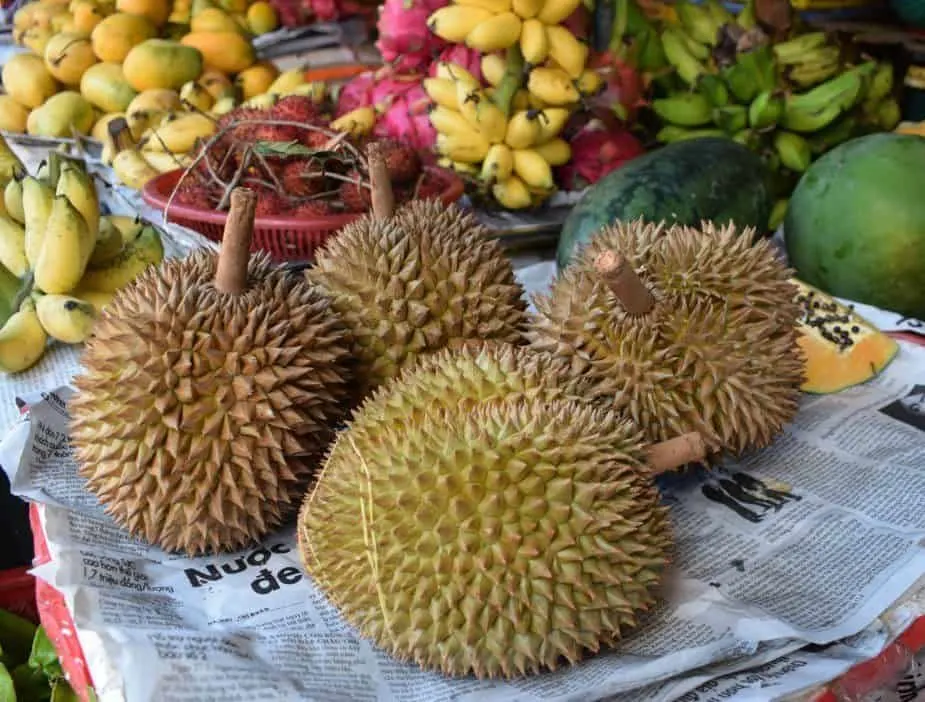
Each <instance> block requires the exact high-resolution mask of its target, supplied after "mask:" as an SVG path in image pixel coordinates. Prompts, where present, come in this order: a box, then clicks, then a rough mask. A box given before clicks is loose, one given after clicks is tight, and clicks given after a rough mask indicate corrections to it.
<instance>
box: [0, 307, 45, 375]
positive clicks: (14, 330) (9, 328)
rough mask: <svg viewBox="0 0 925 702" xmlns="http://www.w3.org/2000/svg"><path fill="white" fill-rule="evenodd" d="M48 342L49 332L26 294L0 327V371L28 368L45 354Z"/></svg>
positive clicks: (7, 371) (19, 370) (10, 371)
mask: <svg viewBox="0 0 925 702" xmlns="http://www.w3.org/2000/svg"><path fill="white" fill-rule="evenodd" d="M47 343H48V335H47V334H46V333H45V330H44V329H43V328H42V325H41V324H40V323H39V318H38V315H37V314H36V312H35V302H34V301H33V300H32V298H31V297H27V298H26V299H25V300H24V301H23V303H22V305H21V306H20V308H19V310H18V311H17V312H16V313H14V314H13V315H12V316H11V317H10V318H9V319H8V320H6V324H4V325H3V327H0V370H2V371H4V372H5V373H19V372H21V371H24V370H26V369H28V368H31V367H32V366H34V365H35V364H36V363H38V361H39V359H40V358H41V357H42V355H43V354H44V353H45V345H46V344H47Z"/></svg>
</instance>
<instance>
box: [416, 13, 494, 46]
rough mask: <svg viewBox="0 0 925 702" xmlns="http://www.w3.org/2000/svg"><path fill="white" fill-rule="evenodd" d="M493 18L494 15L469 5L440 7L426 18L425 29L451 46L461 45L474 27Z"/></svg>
mask: <svg viewBox="0 0 925 702" xmlns="http://www.w3.org/2000/svg"><path fill="white" fill-rule="evenodd" d="M492 17H494V13H493V12H491V11H490V10H486V9H484V8H481V7H472V6H471V5H468V6H467V5H448V6H446V7H441V8H440V9H439V10H437V11H435V12H433V13H432V14H431V15H430V17H428V18H427V28H428V29H430V31H432V32H433V33H434V34H436V35H437V36H438V37H440V38H441V39H444V40H446V41H448V42H450V43H451V44H461V43H462V42H463V41H464V40H465V38H466V36H467V35H468V34H469V32H471V31H472V30H473V29H475V27H476V25H478V24H480V23H481V22H484V21H485V20H488V19H490V18H492Z"/></svg>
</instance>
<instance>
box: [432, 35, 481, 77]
mask: <svg viewBox="0 0 925 702" xmlns="http://www.w3.org/2000/svg"><path fill="white" fill-rule="evenodd" d="M441 61H444V62H446V63H455V64H456V65H457V66H462V67H463V68H465V69H466V70H467V71H469V73H471V74H472V75H474V76H475V77H476V78H477V79H479V80H482V53H481V52H480V51H476V50H475V49H470V48H469V47H467V46H463V45H462V44H453V45H451V46H448V47H446V48H445V49H444V50H443V51H441V52H440V55H439V56H437V58H436V60H435V61H434V62H433V63H431V65H430V75H431V77H433V76H435V75H436V74H437V64H438V63H440V62H441Z"/></svg>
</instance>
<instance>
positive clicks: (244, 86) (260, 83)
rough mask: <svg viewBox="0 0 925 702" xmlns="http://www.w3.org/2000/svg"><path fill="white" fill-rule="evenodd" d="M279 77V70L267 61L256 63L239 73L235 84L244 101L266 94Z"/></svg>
mask: <svg viewBox="0 0 925 702" xmlns="http://www.w3.org/2000/svg"><path fill="white" fill-rule="evenodd" d="M277 76H279V69H278V68H277V67H276V66H274V65H273V64H272V63H270V62H269V61H258V62H257V63H255V64H254V65H253V66H251V67H250V68H246V69H244V70H243V71H241V72H240V73H239V74H238V76H237V78H235V81H234V82H235V83H236V84H237V86H238V87H239V88H240V89H241V94H242V95H243V96H244V99H245V100H250V99H251V98H252V97H254V96H255V95H260V94H261V93H265V92H267V90H269V89H270V86H271V85H273V81H274V80H276V78H277Z"/></svg>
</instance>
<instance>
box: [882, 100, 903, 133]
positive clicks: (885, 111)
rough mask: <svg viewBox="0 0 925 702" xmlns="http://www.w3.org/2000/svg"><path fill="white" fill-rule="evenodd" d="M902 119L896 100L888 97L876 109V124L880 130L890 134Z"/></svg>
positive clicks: (900, 109)
mask: <svg viewBox="0 0 925 702" xmlns="http://www.w3.org/2000/svg"><path fill="white" fill-rule="evenodd" d="M901 119H902V108H901V107H900V106H899V103H898V102H896V98H894V97H888V98H887V99H886V100H884V101H882V102H881V103H880V105H879V107H878V108H877V124H878V125H879V126H880V128H881V129H883V130H884V131H887V132H892V131H893V130H894V129H896V125H897V124H899V122H900V120H901Z"/></svg>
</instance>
